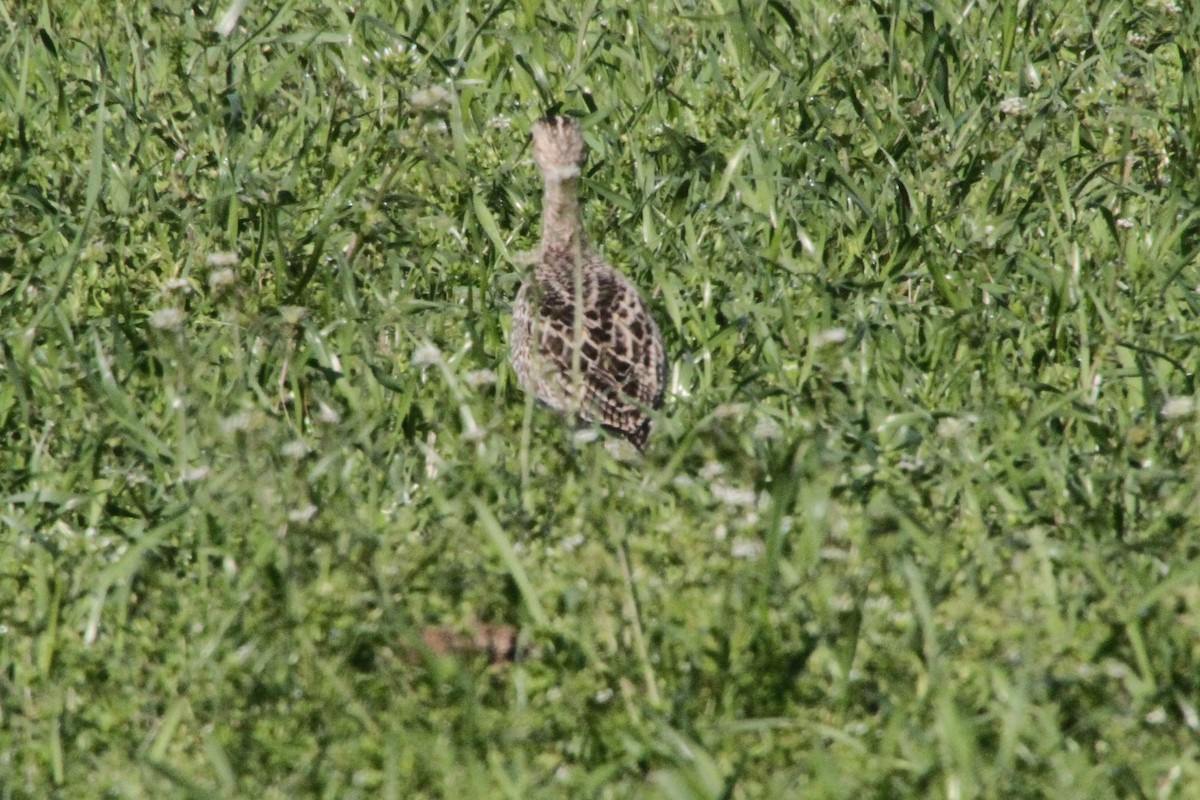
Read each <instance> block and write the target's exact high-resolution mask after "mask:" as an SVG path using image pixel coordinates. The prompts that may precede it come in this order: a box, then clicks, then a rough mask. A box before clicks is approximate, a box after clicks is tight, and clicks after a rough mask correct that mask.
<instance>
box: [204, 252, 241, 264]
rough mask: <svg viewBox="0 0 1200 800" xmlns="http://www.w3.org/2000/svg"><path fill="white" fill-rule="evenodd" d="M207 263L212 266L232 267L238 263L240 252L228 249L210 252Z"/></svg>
mask: <svg viewBox="0 0 1200 800" xmlns="http://www.w3.org/2000/svg"><path fill="white" fill-rule="evenodd" d="M205 263H207V264H208V265H209V266H210V267H232V266H234V265H236V264H237V263H238V254H237V253H231V252H228V251H225V252H219V253H209V254H208V258H206V259H205Z"/></svg>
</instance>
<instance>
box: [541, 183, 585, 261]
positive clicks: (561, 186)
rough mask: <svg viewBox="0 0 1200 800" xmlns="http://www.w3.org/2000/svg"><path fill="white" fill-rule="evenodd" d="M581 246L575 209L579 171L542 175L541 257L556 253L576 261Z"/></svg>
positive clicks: (576, 206)
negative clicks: (544, 177)
mask: <svg viewBox="0 0 1200 800" xmlns="http://www.w3.org/2000/svg"><path fill="white" fill-rule="evenodd" d="M584 247H585V243H584V238H583V218H582V216H581V215H580V211H579V173H578V172H575V174H573V175H571V174H567V175H550V174H547V175H546V191H545V195H544V197H543V200H542V245H541V252H542V256H543V257H545V256H547V255H550V254H556V255H560V257H561V256H563V255H565V256H569V257H572V258H573V259H574V260H576V261H578V260H579V259H581V258H582V256H583V250H584Z"/></svg>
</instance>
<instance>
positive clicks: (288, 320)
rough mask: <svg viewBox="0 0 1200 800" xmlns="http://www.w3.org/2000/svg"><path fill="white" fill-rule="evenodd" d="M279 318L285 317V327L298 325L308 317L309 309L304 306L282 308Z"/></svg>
mask: <svg viewBox="0 0 1200 800" xmlns="http://www.w3.org/2000/svg"><path fill="white" fill-rule="evenodd" d="M279 316H281V317H283V324H284V325H296V324H299V322H300V320H302V319H304V318H305V317H306V316H308V309H307V308H305V307H304V306H280V308H279Z"/></svg>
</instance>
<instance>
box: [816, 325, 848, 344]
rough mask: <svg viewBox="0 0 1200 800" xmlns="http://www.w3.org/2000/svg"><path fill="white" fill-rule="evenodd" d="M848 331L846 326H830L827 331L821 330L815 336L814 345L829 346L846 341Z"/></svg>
mask: <svg viewBox="0 0 1200 800" xmlns="http://www.w3.org/2000/svg"><path fill="white" fill-rule="evenodd" d="M846 337H847V333H846V329H845V328H830V329H829V330H826V331H821V332H820V333H818V334H817V335H816V336H814V337H813V339H812V343H813V347H828V346H830V345H834V344H841V343H842V342H844V341H846Z"/></svg>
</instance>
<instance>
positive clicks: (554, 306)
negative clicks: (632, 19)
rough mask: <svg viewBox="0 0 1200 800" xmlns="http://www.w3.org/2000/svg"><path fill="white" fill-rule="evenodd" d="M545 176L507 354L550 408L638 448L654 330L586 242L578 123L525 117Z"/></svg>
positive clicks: (661, 374) (662, 356) (659, 365)
mask: <svg viewBox="0 0 1200 800" xmlns="http://www.w3.org/2000/svg"><path fill="white" fill-rule="evenodd" d="M530 139H531V142H532V150H533V160H534V162H535V163H536V164H537V167H538V169H539V170H540V171H541V175H542V180H543V183H544V193H543V197H542V239H541V243H540V244H539V246H538V249H537V251H536V253H535V256H534V259H533V269H532V270H531V271H530V273H529V274H528V275H527V276H526V278H525V280H524V281H523V282H522V283H521V286H520V288H519V289H518V290H517V296H516V300H515V301H514V303H513V323H512V334H511V341H510V350H511V353H510V357H511V362H512V366H513V371H514V372H516V375H517V381H518V383H519V384H520V385H521V387H522V388H523V389H524V390H525V391H526V392H529V393H531V394H533V396H534V397H535V398H537V399H538V400H539V401H541V402H542V403H544V404H545V405H547V406H549V407H550V408H552V409H554V410H556V411H559V412H562V413H564V414H567V415H569V416H573V417H575V418H577V419H578V420H580V421H582V422H584V423H599V424H600V425H601V426H602V427H603V428H605V429H607V430H609V431H611V432H614V433H617V434H620V435H622V436H624V437H625V438H626V439H627V440H628V441H629V442H630V443H631V444H632V445H633V446H634V447H636V448H637V449H638V451H639V452H644V451H645V449H646V444H647V440H648V439H649V436H650V428H651V417H650V412H651V411H653V410H655V409H658V408H660V407H661V406H662V401H663V390H664V387H665V386H666V379H667V357H666V350H665V348H664V346H663V338H662V333H661V331H660V330H659V328H658V325H657V324H656V323H655V321H654V317H653V316H652V315H651V314H650V310H649V308H648V306H647V304H646V301H645V300H644V299H643V298H642V295H641V294H640V293H639V292H638V290H637V287H636V286H634V284H633V283H632V282H631V281H630V280H629V279H628V278H627V277H625V275H623V274H622V273H621V272H620V271H618V270H617V269H615V268H614V267H613V266H612V265H611V264H609V263H608V262H607V261H605V260H604V258H603V256H601V255H600V254H599V253H597V252H596V251H595V250H594V249H592V247H591V246H590V245H589V244H588V241H587V237H586V235H585V234H584V230H583V216H582V212H581V210H580V205H579V188H580V180H581V177H582V169H583V165H584V163H585V161H586V159H587V144H586V143H585V142H584V140H583V131H582V129H581V127H580V124H579V122H578V121H577V120H576V119H574V118H573V117H568V116H557V115H554V116H548V117H544V118H542V119H539V120H537V121H536V122H534V123H533V127H532V131H531V133H530Z"/></svg>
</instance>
